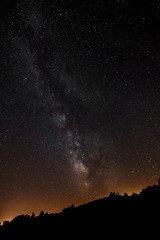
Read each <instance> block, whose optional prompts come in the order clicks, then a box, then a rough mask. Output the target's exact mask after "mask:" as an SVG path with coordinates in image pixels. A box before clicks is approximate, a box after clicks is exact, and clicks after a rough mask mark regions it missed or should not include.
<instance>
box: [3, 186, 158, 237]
mask: <svg viewBox="0 0 160 240" xmlns="http://www.w3.org/2000/svg"><path fill="white" fill-rule="evenodd" d="M159 216H160V184H159V185H153V186H148V187H147V188H145V189H143V190H142V191H141V192H140V194H135V193H133V194H132V195H131V196H128V195H127V194H124V195H123V196H121V195H119V194H116V193H110V195H109V197H106V198H102V199H99V200H95V201H92V202H89V203H87V204H83V205H80V206H78V207H75V206H74V205H73V204H72V205H71V207H68V208H66V209H63V210H62V212H60V213H52V214H48V213H44V212H43V211H42V212H41V213H40V214H39V216H35V214H34V213H33V214H32V216H29V215H20V216H17V217H15V218H14V219H13V220H12V221H11V222H6V223H5V224H4V225H3V226H1V227H0V238H1V236H5V237H8V236H12V238H13V236H15V237H16V238H18V237H21V239H23V237H27V238H28V239H32V237H34V238H35V237H36V239H38V238H39V237H44V238H45V239H64V238H68V239H78V238H81V239H83V238H85V239H86V236H89V237H88V239H92V238H93V237H95V236H98V239H109V237H108V236H112V237H113V239H114V238H116V239H117V237H121V236H123V239H124V238H127V239H130V238H132V237H134V239H136V237H139V236H143V237H144V236H149V235H152V236H153V235H154V234H155V235H157V234H158V235H159V227H160V223H159ZM84 236H85V237H84Z"/></svg>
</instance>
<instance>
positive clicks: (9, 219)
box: [0, 180, 159, 226]
mask: <svg viewBox="0 0 160 240" xmlns="http://www.w3.org/2000/svg"><path fill="white" fill-rule="evenodd" d="M158 185H159V183H158V180H157V184H156V183H154V184H153V185H148V186H145V187H143V188H142V189H141V190H140V191H133V192H129V193H128V192H123V193H119V192H117V191H111V192H110V193H109V194H108V195H107V196H103V197H101V198H97V199H93V200H92V201H87V202H83V203H80V204H78V205H76V204H74V203H71V204H70V205H67V206H65V207H63V208H62V209H60V210H58V211H52V210H50V211H44V209H40V210H39V211H36V212H35V211H30V212H21V213H19V214H18V215H15V216H13V217H10V218H8V219H7V218H5V219H3V220H1V221H0V223H1V224H0V226H3V224H4V222H6V221H7V222H8V221H9V222H11V221H12V220H13V219H14V218H16V217H18V216H21V215H29V216H30V217H31V216H32V214H33V213H34V214H35V217H38V216H39V215H40V213H41V212H42V211H43V212H44V214H46V213H47V214H59V213H61V212H62V211H63V210H64V209H66V208H69V207H71V206H72V205H74V206H75V207H79V206H83V205H85V204H88V203H91V202H94V201H97V200H100V199H104V198H108V197H109V196H110V194H111V193H115V194H116V196H117V195H119V196H124V195H125V194H127V195H128V196H129V197H131V196H132V195H133V194H138V195H139V194H140V193H141V192H142V190H143V189H146V188H147V187H152V186H158Z"/></svg>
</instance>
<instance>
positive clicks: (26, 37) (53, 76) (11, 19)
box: [0, 0, 160, 221]
mask: <svg viewBox="0 0 160 240" xmlns="http://www.w3.org/2000/svg"><path fill="white" fill-rule="evenodd" d="M0 5H1V6H0V49H1V51H0V221H3V220H7V219H9V220H11V219H12V218H13V217H15V216H17V215H19V214H22V213H24V214H31V213H32V212H35V213H36V214H39V212H40V211H41V210H44V211H45V212H49V213H50V212H59V211H61V210H62V209H63V208H64V207H68V206H70V205H71V204H72V203H73V204H74V205H76V206H77V205H80V204H83V203H85V202H88V201H92V200H94V199H98V198H101V197H105V196H108V195H109V193H110V192H111V191H112V192H113V191H115V192H120V193H121V194H123V193H124V192H127V193H128V194H131V193H132V192H139V191H141V189H142V188H143V187H146V186H147V185H151V184H155V183H156V182H157V179H158V178H159V176H160V2H159V1H153V0H145V1H144V0H142V1H141V0H139V1H135V0H107V1H106V0H95V1H91V0H85V1H84V0H67V1H65V0H53V1H43V0H39V1H36V0H24V1H20V0H15V1H11V0H4V1H2V2H1V3H0Z"/></svg>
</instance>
